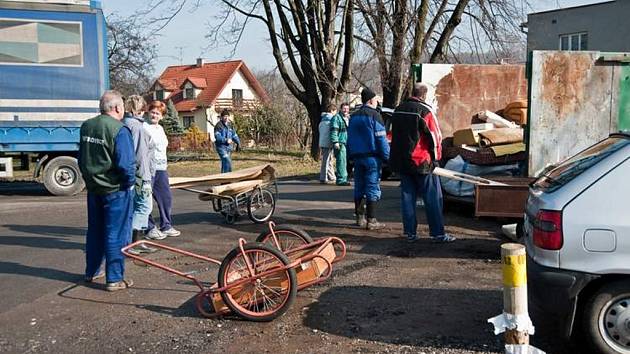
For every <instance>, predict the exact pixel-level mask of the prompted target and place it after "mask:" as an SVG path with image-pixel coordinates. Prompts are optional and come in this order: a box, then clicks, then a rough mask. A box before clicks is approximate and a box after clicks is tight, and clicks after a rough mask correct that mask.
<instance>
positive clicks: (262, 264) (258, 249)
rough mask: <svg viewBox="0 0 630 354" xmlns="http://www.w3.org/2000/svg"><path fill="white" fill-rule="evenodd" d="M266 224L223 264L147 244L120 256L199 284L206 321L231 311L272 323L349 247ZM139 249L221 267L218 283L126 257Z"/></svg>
mask: <svg viewBox="0 0 630 354" xmlns="http://www.w3.org/2000/svg"><path fill="white" fill-rule="evenodd" d="M268 225H269V229H268V230H267V231H265V232H263V233H261V234H260V235H259V236H258V238H257V239H256V241H257V242H251V243H248V242H246V241H245V240H244V239H242V238H241V239H239V240H238V246H237V247H235V248H234V249H233V250H232V251H230V252H229V253H228V254H227V256H225V258H224V259H223V260H222V261H219V260H217V259H213V258H210V257H205V256H202V255H200V254H196V253H192V252H188V251H185V250H181V249H178V248H174V247H170V246H166V245H164V244H161V243H156V242H152V241H147V240H141V241H137V242H135V243H132V244H130V245H128V246H126V247H124V248H123V249H122V252H123V254H124V255H125V256H127V257H129V258H132V259H134V260H136V261H139V262H142V263H145V264H147V265H150V266H153V267H156V268H159V269H162V270H165V271H167V272H169V273H173V274H175V275H178V276H181V277H184V278H186V279H189V280H191V281H192V282H193V283H195V285H197V286H198V287H199V294H198V295H197V297H196V307H197V309H198V311H199V312H200V313H201V314H202V315H203V316H205V317H209V318H212V317H216V316H219V315H224V314H227V313H229V312H230V311H231V312H233V313H235V314H237V315H239V316H241V317H243V318H245V319H247V320H251V321H271V320H273V319H274V318H276V317H278V316H280V315H282V314H283V313H285V312H286V311H287V310H288V308H289V307H290V306H291V304H292V303H293V301H294V299H295V296H296V293H297V291H298V290H301V289H304V288H306V287H308V286H311V285H314V284H317V283H321V282H323V281H325V280H326V279H328V278H329V277H330V275H331V273H332V265H333V264H334V263H337V262H339V261H340V260H342V259H343V258H344V257H345V255H346V245H345V243H344V242H343V241H342V240H341V239H339V238H337V237H324V238H321V239H318V240H315V241H313V240H312V239H311V237H310V236H309V235H308V234H307V233H306V232H304V231H302V230H300V229H297V228H293V227H289V226H278V227H276V226H275V224H274V223H273V222H269V224H268ZM140 244H145V245H148V246H152V247H155V248H159V249H161V250H164V251H167V252H172V253H175V254H179V255H183V256H187V257H191V258H194V259H197V260H200V261H202V262H207V263H213V264H216V265H219V273H218V277H217V282H216V283H211V284H210V285H209V286H208V285H204V282H202V281H201V280H200V279H198V278H196V277H195V276H194V274H191V273H187V272H184V271H181V270H177V269H174V268H171V267H169V266H167V265H165V264H161V263H158V262H156V261H154V260H150V259H148V258H145V257H143V256H140V255H134V254H131V253H129V252H128V250H129V249H130V248H133V247H136V246H138V245H140Z"/></svg>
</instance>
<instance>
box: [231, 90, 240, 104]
mask: <svg viewBox="0 0 630 354" xmlns="http://www.w3.org/2000/svg"><path fill="white" fill-rule="evenodd" d="M232 105H233V106H234V107H241V106H242V105H243V90H232Z"/></svg>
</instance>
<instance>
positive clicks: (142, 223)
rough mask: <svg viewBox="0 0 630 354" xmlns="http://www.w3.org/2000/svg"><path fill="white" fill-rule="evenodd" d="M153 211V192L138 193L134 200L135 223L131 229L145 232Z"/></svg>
mask: <svg viewBox="0 0 630 354" xmlns="http://www.w3.org/2000/svg"><path fill="white" fill-rule="evenodd" d="M152 210H153V195H152V193H151V191H140V192H136V195H135V196H134V198H133V221H132V222H131V227H132V228H133V229H134V230H145V229H146V228H147V226H148V225H149V215H151V211H152Z"/></svg>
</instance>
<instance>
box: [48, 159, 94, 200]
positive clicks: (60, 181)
mask: <svg viewBox="0 0 630 354" xmlns="http://www.w3.org/2000/svg"><path fill="white" fill-rule="evenodd" d="M43 181H44V186H45V187H46V189H47V190H48V191H49V192H50V194H53V195H75V194H77V193H79V192H81V191H82V190H83V188H85V182H84V181H83V177H81V172H80V170H79V165H78V164H77V159H75V158H74V157H70V156H59V157H55V158H54V159H52V160H51V161H50V162H49V163H48V164H46V167H45V168H44V176H43Z"/></svg>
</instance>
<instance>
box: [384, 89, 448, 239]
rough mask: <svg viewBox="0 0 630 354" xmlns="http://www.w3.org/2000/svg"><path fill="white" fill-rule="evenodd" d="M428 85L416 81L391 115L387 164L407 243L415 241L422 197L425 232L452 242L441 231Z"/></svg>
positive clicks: (436, 138) (436, 136)
mask: <svg viewBox="0 0 630 354" xmlns="http://www.w3.org/2000/svg"><path fill="white" fill-rule="evenodd" d="M427 92H428V86H427V85H426V84H423V83H416V84H415V85H414V87H413V90H412V97H410V98H408V99H406V100H405V101H404V102H403V103H401V104H400V105H399V106H398V107H396V111H395V112H394V116H393V117H392V146H391V155H390V157H389V166H390V168H391V170H392V171H394V172H397V173H398V174H399V175H400V187H401V208H402V217H403V229H404V233H405V235H406V236H407V240H408V241H409V242H414V241H416V240H418V236H417V234H416V229H417V227H418V221H417V219H416V198H417V196H418V194H419V195H420V196H421V197H422V198H423V200H424V205H425V211H426V214H427V219H428V222H429V232H430V235H431V237H432V239H433V240H434V241H437V242H452V241H455V237H453V236H451V235H449V234H446V233H444V219H443V215H442V186H441V185H440V179H439V177H438V176H436V175H434V174H433V173H432V172H433V169H434V168H435V167H436V166H437V163H438V161H439V160H440V159H441V157H442V133H441V131H440V126H439V124H438V121H437V117H436V115H435V113H434V112H433V108H432V107H431V106H430V105H429V104H428V103H426V102H425V100H426V97H427Z"/></svg>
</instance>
